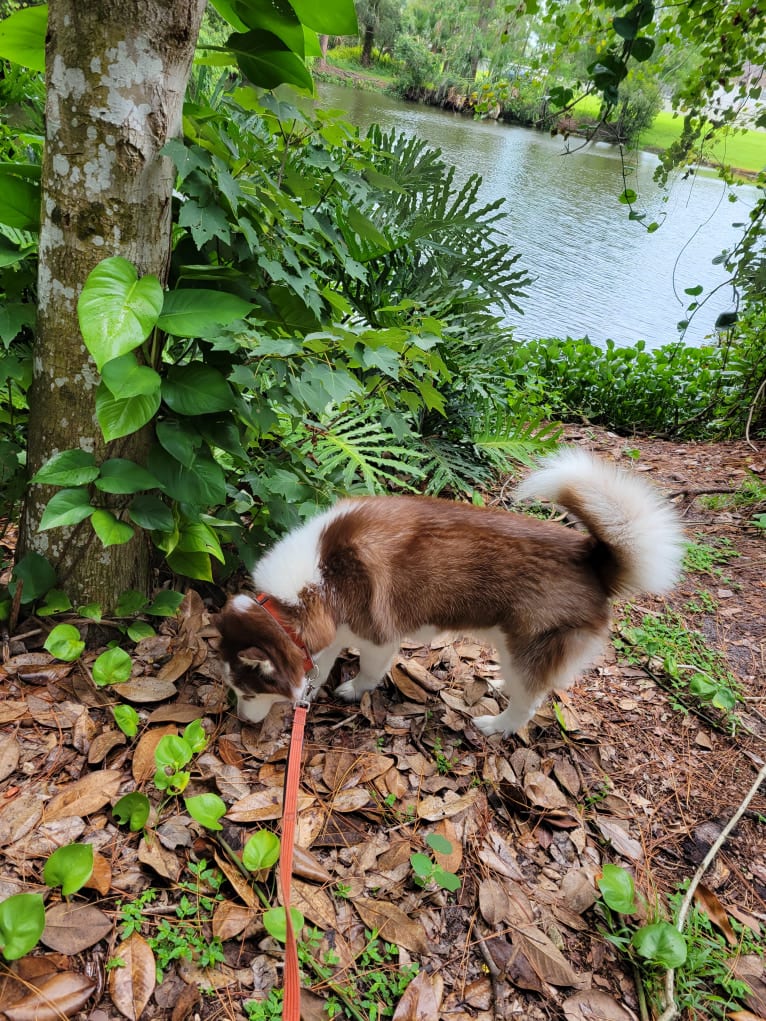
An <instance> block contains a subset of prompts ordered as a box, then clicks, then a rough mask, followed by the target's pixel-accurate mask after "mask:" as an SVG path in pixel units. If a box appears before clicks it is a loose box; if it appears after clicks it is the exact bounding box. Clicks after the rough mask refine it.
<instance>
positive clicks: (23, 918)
mask: <svg viewBox="0 0 766 1021" xmlns="http://www.w3.org/2000/svg"><path fill="white" fill-rule="evenodd" d="M44 928H45V904H44V903H43V899H42V897H41V896H40V894H39V893H17V894H14V895H13V896H12V897H8V898H6V899H5V900H4V901H2V903H0V950H2V954H3V957H4V958H5V959H6V961H17V960H18V959H19V958H20V957H24V956H25V954H28V953H29V951H30V950H31V949H32V948H33V947H34V946H35V944H36V943H37V941H38V940H39V939H40V937H41V936H42V934H43V929H44Z"/></svg>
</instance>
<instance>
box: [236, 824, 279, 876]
mask: <svg viewBox="0 0 766 1021" xmlns="http://www.w3.org/2000/svg"><path fill="white" fill-rule="evenodd" d="M278 859H279V837H278V836H277V835H276V834H275V833H272V832H271V830H257V831H256V832H255V833H254V834H253V835H252V837H250V838H249V840H248V841H247V843H246V844H245V846H244V848H243V850H242V864H243V865H244V866H245V868H246V869H247V870H248V871H249V872H258V871H260V869H270V868H271V866H272V865H274V864H276V862H277V861H278Z"/></svg>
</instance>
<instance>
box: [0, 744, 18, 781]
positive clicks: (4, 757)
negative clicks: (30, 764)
mask: <svg viewBox="0 0 766 1021" xmlns="http://www.w3.org/2000/svg"><path fill="white" fill-rule="evenodd" d="M20 755H21V748H20V747H19V742H18V741H17V740H16V738H15V737H14V735H13V734H0V780H5V778H6V777H8V776H10V775H11V773H13V772H15V770H16V767H17V766H18V764H19V756H20Z"/></svg>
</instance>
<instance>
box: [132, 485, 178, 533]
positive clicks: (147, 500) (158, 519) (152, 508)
mask: <svg viewBox="0 0 766 1021" xmlns="http://www.w3.org/2000/svg"><path fill="white" fill-rule="evenodd" d="M128 514H130V520H131V521H135V523H136V524H137V525H138V526H139V527H140V528H148V529H149V530H150V531H156V532H170V531H172V530H173V526H174V525H175V521H174V518H173V512H172V511H171V509H170V507H168V505H167V504H166V503H163V502H162V500H160V498H159V497H158V496H152V495H151V494H150V493H147V494H142V495H141V496H137V497H136V498H135V499H133V500H131V501H130V505H129V507H128Z"/></svg>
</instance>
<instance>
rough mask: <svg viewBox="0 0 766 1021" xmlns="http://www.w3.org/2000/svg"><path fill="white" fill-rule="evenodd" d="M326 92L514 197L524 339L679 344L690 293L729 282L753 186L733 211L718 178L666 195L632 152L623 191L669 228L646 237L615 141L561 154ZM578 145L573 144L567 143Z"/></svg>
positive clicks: (649, 162)
mask: <svg viewBox="0 0 766 1021" xmlns="http://www.w3.org/2000/svg"><path fill="white" fill-rule="evenodd" d="M319 89H320V96H321V100H322V103H323V105H325V106H334V107H337V108H340V109H344V110H346V111H347V113H348V117H349V120H351V121H352V123H354V124H357V125H358V126H359V127H360V128H363V129H366V128H367V127H369V125H370V124H372V123H378V124H380V125H381V127H382V128H383V129H384V130H387V131H388V130H391V129H395V130H397V131H403V132H405V133H407V134H408V135H418V136H419V137H421V138H423V139H425V141H427V142H428V143H429V144H431V145H433V146H436V147H438V148H440V149H441V150H442V152H443V154H444V157H445V159H446V160H447V161H448V162H450V163H453V164H454V165H455V167H456V168H457V174H456V178H457V179H461V180H464V179H465V178H466V177H467V176H468V175H469V174H471V173H480V174H481V175H482V178H483V186H482V190H481V193H480V195H481V198H482V200H484V201H487V202H489V201H493V200H494V199H496V198H499V197H503V198H506V199H507V202H508V206H507V214H506V216H505V217H504V218H503V220H502V221H500V222H499V224H498V227H499V229H500V232H501V233H502V234H503V236H504V238H505V239H506V240H508V241H510V242H511V244H512V245H513V246H514V248H515V249H517V250H518V251H520V252H521V253H522V260H523V263H524V266H525V267H526V268H527V269H528V271H529V272H530V273H531V275H532V276H533V277H534V283H533V284H532V285H530V287H529V288H528V295H527V297H526V298H524V299H522V300H521V301H520V305H521V306H522V308H523V310H524V315H523V316H519V315H518V314H517V313H513V314H511V315H509V317H508V321H509V323H511V324H512V325H513V326H514V328H515V331H516V335H517V336H519V337H522V338H531V337H541V336H542V337H544V336H554V337H565V336H572V337H579V336H586V335H587V336H589V337H590V339H591V340H593V341H594V342H596V343H599V344H603V343H604V342H605V340H606V339H607V338H608V337H611V338H612V339H614V340H615V341H616V342H617V343H618V344H630V343H634V342H635V341H637V340H645V341H646V342H647V344H648V345H649V346H650V347H656V346H659V345H660V344H664V343H668V342H672V341H674V340H676V339H677V337H678V333H677V330H676V323H677V322H678V321H679V320H680V319H683V318H684V310H685V308H686V305H687V304H688V302H689V301H690V300H691V299H690V298H689V297H688V296H687V295H685V294H684V293H683V292H684V289H685V288H687V287H694V286H696V285H698V284H702V285H703V287H704V288H705V293H707V292H708V291H712V290H713V289H714V288H716V287H718V286H719V285H720V284H722V283H724V281H725V280H726V274H725V273H724V271H723V270H722V269H721V267H719V266H713V265H712V262H711V260H712V259H713V258H714V256H716V255H718V254H719V253H720V252H721V250H722V249H723V248H726V247H729V246H731V245H732V244H734V243H735V242H736V240H737V239H738V237H739V232H738V230H736V229H735V228H733V227H732V222H734V221H745V220H746V219H747V213H748V211H749V209H750V208H752V206H753V204H754V202H755V197H756V189H755V188H753V187H745V188H739V189H737V192H736V194H737V196H738V200H737V202H736V203H735V204H731V203H730V202H729V201H728V198H727V196H726V193H725V190H724V186H723V185H722V184H721V183H720V182H719V181H718V180H716V179H715V178H714V177H708V176H701V175H697V176H696V177H694V178H692V179H690V180H689V181H686V182H684V181H680V180H679V181H677V182H676V183H675V184H674V185H673V187H672V189H671V191H670V193H669V195H668V196H664V195H663V193H661V192H660V191H659V190H658V188H657V187H656V185H655V184H654V182H653V181H652V174H653V172H654V168H655V166H656V164H657V160H656V157H654V156H652V155H651V154H649V153H638V154H634V155H632V156H631V160H632V161H633V165H632V166H631V167H630V168H629V174H630V178H629V181H628V184H629V186H630V187H632V188H634V189H635V190H636V191H637V192H638V193H639V195H640V200H639V202H640V209H641V211H646V212H648V214H649V215H648V220H649V221H650V220H652V219H655V220H658V221H659V220H662V221H663V225H662V228H661V229H660V230H659V231H657V232H656V233H654V234H651V235H650V234H647V233H646V231H645V230H644V229H643V228H642V227H641V226H640V225H638V224H636V223H632V222H630V221H629V220H628V219H627V212H626V209H625V207H624V206H622V205H620V204H619V202H618V201H617V196H618V195H619V193H620V192H621V191H622V189H623V187H624V184H623V176H622V174H623V168H622V165H621V162H620V159H619V156H618V154H617V152H616V150H615V149H614V148H613V147H612V146H609V145H606V144H604V143H598V144H595V145H590V146H587V147H585V148H579V149H578V150H577V151H576V152H572V153H570V154H567V155H564V154H563V142H562V139H560V138H551V137H550V136H549V135H546V134H543V133H539V132H535V131H529V130H526V129H523V128H516V127H509V126H505V125H499V124H495V123H493V122H487V121H472V120H471V119H470V118H467V117H463V116H461V115H460V114H453V113H448V112H445V111H441V110H434V109H431V108H428V107H420V106H416V105H414V104H409V103H400V102H398V101H397V100H394V99H391V98H389V97H387V96H381V95H378V94H377V93H373V92H362V91H358V90H355V89H346V88H343V87H340V86H334V85H329V84H326V83H320V86H319ZM578 144H579V143H578V140H573V142H572V147H573V148H575V147H576V146H577V145H578ZM647 222H648V221H647ZM731 308H732V295H731V291H730V289H729V288H728V287H726V288H724V289H723V290H722V291H719V292H718V293H717V294H715V295H714V296H713V297H712V298H711V299H710V301H709V302H708V304H707V305H706V306H705V307H704V309H703V310H702V311H701V312H700V313H699V315H698V317H697V318H696V319H694V320H693V321H692V324H691V326H690V327H689V329H688V331H687V333H686V337H685V340H686V343H689V344H699V343H702V341H703V340H704V338H705V337H706V336H707V335H709V334H711V333H712V329H713V324H714V322H715V320H716V317H717V316H718V314H719V313H720V312H723V311H727V310H729V309H731Z"/></svg>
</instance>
